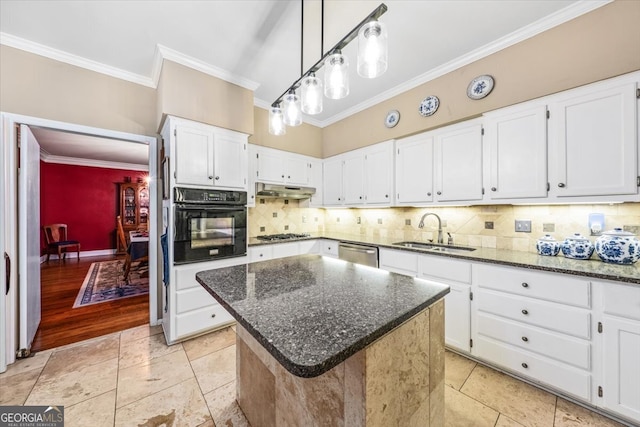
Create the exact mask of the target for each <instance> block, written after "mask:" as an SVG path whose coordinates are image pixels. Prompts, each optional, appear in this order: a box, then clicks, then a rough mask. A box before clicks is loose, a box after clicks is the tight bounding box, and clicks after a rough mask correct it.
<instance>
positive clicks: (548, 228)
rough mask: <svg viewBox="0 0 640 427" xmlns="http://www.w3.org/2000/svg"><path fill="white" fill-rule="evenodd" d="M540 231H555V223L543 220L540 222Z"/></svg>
mask: <svg viewBox="0 0 640 427" xmlns="http://www.w3.org/2000/svg"><path fill="white" fill-rule="evenodd" d="M542 231H544V232H545V233H553V232H555V231H556V225H555V224H554V223H552V222H545V223H543V224H542Z"/></svg>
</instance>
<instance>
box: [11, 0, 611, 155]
mask: <svg viewBox="0 0 640 427" xmlns="http://www.w3.org/2000/svg"><path fill="white" fill-rule="evenodd" d="M384 2H385V4H386V5H387V6H388V9H389V10H388V12H387V13H386V14H385V15H383V16H382V17H381V19H380V20H381V21H383V22H385V23H386V24H387V29H388V34H389V66H388V70H387V72H386V73H385V74H384V75H383V76H381V77H379V78H377V79H364V78H360V77H359V76H358V75H357V73H356V71H355V68H356V67H355V63H356V52H357V41H354V42H352V43H351V44H350V45H349V46H348V47H347V48H346V49H345V50H344V51H343V53H345V54H347V56H348V57H349V58H350V63H351V65H352V66H351V74H350V94H349V96H348V97H347V98H344V99H341V100H328V99H325V101H324V111H323V112H322V113H321V114H319V115H316V116H313V117H305V121H306V122H308V123H311V124H314V125H318V126H326V125H328V124H331V123H333V122H335V121H337V120H340V119H342V118H344V117H346V116H348V115H350V114H353V113H355V112H357V111H360V110H362V109H364V108H366V107H368V106H370V105H372V104H373V103H377V102H380V101H382V100H383V99H385V98H388V97H390V96H393V95H396V94H397V93H400V92H402V91H405V90H407V89H409V88H410V87H411V86H416V85H418V84H421V83H424V82H425V81H428V79H430V78H434V77H436V76H437V75H438V70H440V72H441V73H442V72H445V71H447V70H448V71H450V70H451V69H452V68H451V67H455V66H461V65H464V64H465V63H468V62H471V61H472V60H475V59H478V58H479V57H481V56H483V55H487V54H490V53H492V52H494V51H496V50H498V49H500V48H504V47H506V46H508V45H510V44H513V43H515V42H517V41H520V40H522V39H524V38H526V37H530V36H532V35H534V34H536V33H537V32H540V31H542V30H545V29H548V28H551V27H552V26H555V25H558V24H560V23H562V22H565V21H566V20H569V19H572V18H574V17H576V16H578V15H580V14H582V13H585V12H588V11H589V10H592V9H594V8H596V7H599V6H601V5H603V4H606V1H584V0H583V1H574V0H554V1H542V0H496V1H485V0H468V1H463V0H458V1H431V0H423V1H418V0H409V1H404V0H385V1H384ZM379 4H380V2H379V1H369V0H355V1H354V0H326V1H325V2H324V8H325V19H324V35H325V36H324V39H325V40H324V46H325V50H326V49H328V48H330V47H331V46H333V45H334V44H335V43H336V42H337V41H339V40H340V39H341V38H342V37H343V36H344V35H346V33H348V32H349V31H350V30H351V29H352V28H353V27H355V26H356V25H357V24H358V23H359V22H360V21H361V20H362V19H363V18H364V17H365V16H367V15H368V14H369V13H370V12H371V11H372V10H373V9H375V8H376V7H377V6H378V5H379ZM319 10H320V1H319V0H315V1H314V0H305V26H304V33H305V40H306V42H305V49H304V63H305V67H304V69H305V70H306V69H308V68H309V67H310V66H311V65H312V64H313V63H314V62H315V61H316V60H317V59H319V56H320V53H319V52H320V48H319V42H317V43H315V45H314V38H315V41H318V40H319V38H320V36H319V32H320V25H319V16H320V14H319ZM0 32H1V36H2V39H1V40H2V42H3V43H5V44H8V45H12V44H13V45H16V44H18V43H17V42H16V40H19V41H20V45H21V46H24V45H25V43H24V41H28V42H29V43H32V44H33V43H36V44H39V45H43V46H45V47H46V48H49V49H52V52H54V53H55V55H53V56H55V57H57V58H62V57H64V58H67V60H68V61H70V62H74V61H75V63H76V64H87V67H88V68H92V69H97V70H100V71H102V72H105V73H108V74H112V75H117V76H119V77H121V78H125V79H128V80H131V81H135V82H138V83H141V84H146V85H148V86H152V87H153V86H155V84H156V82H157V77H158V74H159V64H161V61H159V55H162V56H164V57H165V58H168V56H167V52H170V53H171V59H172V60H176V61H178V62H181V61H182V62H185V63H186V62H189V63H191V64H197V65H198V67H199V68H200V69H201V70H204V71H206V72H210V74H213V75H218V76H227V77H229V76H231V77H230V80H231V81H233V82H234V83H236V84H243V85H245V86H246V87H250V88H255V90H254V95H255V104H256V105H258V106H263V107H266V106H268V105H269V104H271V103H272V102H273V101H274V100H275V99H276V98H278V96H279V95H281V94H282V92H284V91H285V90H286V89H287V88H288V87H289V86H290V85H291V84H292V83H293V82H294V81H295V80H296V79H297V78H298V77H299V76H300V59H301V58H300V56H301V53H300V51H301V46H300V43H301V41H300V39H301V37H300V33H301V2H300V1H281V0H280V1H278V0H254V1H249V0H236V1H223V0H216V1H187V0H183V1H168V0H167V1H146V0H143V1H138V0H129V1H96V0H85V1H75V0H71V1H58V0H46V1H29V0H2V1H0ZM27 44H28V43H27ZM35 46H37V45H35ZM39 48H40V49H39V51H40V52H42V46H39ZM163 53H164V55H163ZM56 55H57V56H56ZM465 58H466V61H467V62H464V61H465ZM456 64H457V65H456ZM319 74H322V71H321V72H320V73H319ZM416 108H417V106H416ZM52 150H53V148H52Z"/></svg>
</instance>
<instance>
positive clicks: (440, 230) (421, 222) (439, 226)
mask: <svg viewBox="0 0 640 427" xmlns="http://www.w3.org/2000/svg"><path fill="white" fill-rule="evenodd" d="M429 215H433V216H435V217H436V218H437V219H438V243H444V239H443V238H442V221H441V220H440V217H439V216H438V215H437V214H434V213H432V212H427V213H426V214H424V215H422V218H420V224H418V228H424V219H425V218H426V217H428V216H429Z"/></svg>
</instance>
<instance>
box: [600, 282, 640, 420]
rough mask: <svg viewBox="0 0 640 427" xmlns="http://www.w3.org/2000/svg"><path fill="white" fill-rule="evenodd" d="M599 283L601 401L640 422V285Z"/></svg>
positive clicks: (605, 406) (612, 409) (605, 407)
mask: <svg viewBox="0 0 640 427" xmlns="http://www.w3.org/2000/svg"><path fill="white" fill-rule="evenodd" d="M596 285H597V286H601V288H602V307H601V310H600V313H599V319H601V324H602V328H601V329H600V330H602V342H601V345H602V348H601V351H602V381H601V384H602V385H601V389H599V391H600V393H599V394H601V395H602V396H601V398H602V399H601V400H602V402H601V403H600V405H601V406H602V407H603V408H604V409H607V410H610V411H613V412H615V413H617V414H620V415H622V416H624V417H625V418H629V419H631V420H634V421H635V422H636V423H638V424H640V286H638V285H618V284H612V283H597V284H596Z"/></svg>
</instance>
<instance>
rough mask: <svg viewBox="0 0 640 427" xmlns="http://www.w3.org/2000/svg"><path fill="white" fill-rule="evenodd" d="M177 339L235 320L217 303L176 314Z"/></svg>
mask: <svg viewBox="0 0 640 427" xmlns="http://www.w3.org/2000/svg"><path fill="white" fill-rule="evenodd" d="M175 322H176V339H182V338H184V337H187V336H189V335H195V334H198V333H202V332H205V331H207V330H209V329H214V328H216V327H220V326H223V325H226V324H229V323H232V322H234V319H233V316H231V315H230V314H229V313H228V312H227V311H226V310H225V309H224V308H222V306H220V305H215V306H211V307H206V308H201V309H200V310H196V311H191V312H189V313H185V314H181V315H177V316H176V320H175Z"/></svg>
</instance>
